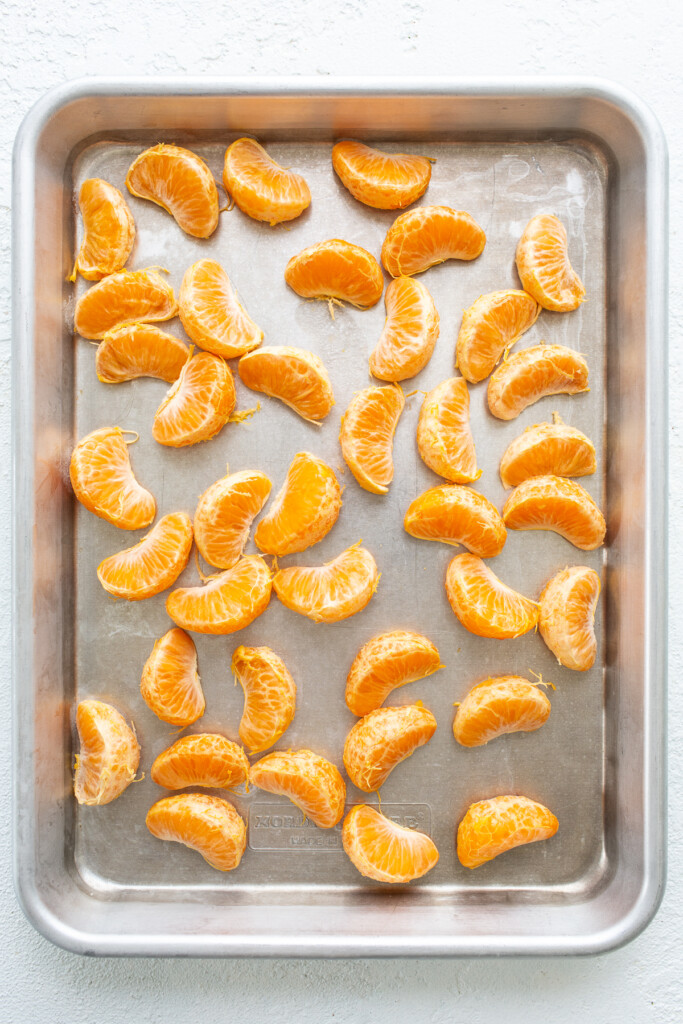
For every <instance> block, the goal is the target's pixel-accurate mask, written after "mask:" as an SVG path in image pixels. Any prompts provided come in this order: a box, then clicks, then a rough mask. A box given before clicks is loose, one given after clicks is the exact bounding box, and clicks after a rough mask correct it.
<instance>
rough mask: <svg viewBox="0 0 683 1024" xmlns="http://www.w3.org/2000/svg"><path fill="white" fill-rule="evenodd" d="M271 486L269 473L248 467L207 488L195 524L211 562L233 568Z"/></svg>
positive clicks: (201, 548)
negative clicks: (267, 474)
mask: <svg viewBox="0 0 683 1024" xmlns="http://www.w3.org/2000/svg"><path fill="white" fill-rule="evenodd" d="M271 486H272V485H271V482H270V480H269V479H268V477H267V476H266V474H265V473H260V472H259V471H258V470H249V469H247V470H243V471H242V472H240V473H231V474H229V475H228V476H224V477H222V479H220V480H217V481H216V483H214V484H211V486H210V487H209V488H207V490H206V491H204V493H203V494H202V496H201V497H200V499H199V502H198V503H197V509H196V511H195V514H194V521H193V526H194V539H195V541H196V544H197V547H198V548H199V553H200V554H201V556H202V558H204V559H205V560H206V561H207V562H208V563H209V565H215V566H216V567H217V568H218V569H231V568H232V567H233V565H235V564H236V563H237V562H238V561H239V558H240V556H241V554H242V551H243V550H244V546H245V544H246V543H247V540H248V539H249V531H250V529H251V524H252V521H253V519H254V518H255V516H257V515H258V514H259V512H260V511H261V509H262V508H263V506H264V505H265V503H266V501H267V499H268V495H269V494H270V489H271Z"/></svg>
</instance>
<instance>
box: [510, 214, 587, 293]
mask: <svg viewBox="0 0 683 1024" xmlns="http://www.w3.org/2000/svg"><path fill="white" fill-rule="evenodd" d="M516 259H517V272H518V274H519V279H520V281H521V282H522V287H523V288H524V289H525V290H526V291H527V292H529V294H530V295H533V297H534V298H535V299H536V301H537V302H539V303H540V304H541V306H543V308H544V309H554V310H556V311H558V312H561V313H562V312H567V311H568V310H571V309H577V308H578V307H579V306H580V305H581V303H582V302H583V301H584V299H585V297H586V289H585V288H584V287H583V284H582V283H581V278H580V277H579V275H578V274H577V273H576V272H575V271H574V270H572V266H571V263H570V262H569V252H568V243H567V232H566V230H565V226H564V224H563V223H562V221H561V220H558V218H557V217H553V216H551V215H548V214H541V215H540V216H538V217H532V218H531V220H530V221H529V223H528V224H527V226H526V227H525V228H524V233H523V234H522V237H521V238H520V240H519V244H518V245H517V256H516Z"/></svg>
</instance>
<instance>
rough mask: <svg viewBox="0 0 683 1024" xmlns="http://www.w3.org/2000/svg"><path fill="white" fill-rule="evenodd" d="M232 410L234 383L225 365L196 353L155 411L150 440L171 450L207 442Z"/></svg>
mask: <svg viewBox="0 0 683 1024" xmlns="http://www.w3.org/2000/svg"><path fill="white" fill-rule="evenodd" d="M234 408H235V383H234V381H233V377H232V373H231V372H230V367H229V366H228V364H227V363H226V362H225V361H224V360H223V359H220V358H219V357H218V356H214V355H211V353H210V352H196V353H195V354H194V355H192V356H190V358H189V359H188V360H187V362H186V363H185V365H184V366H183V368H182V370H181V371H180V375H179V377H178V379H177V380H176V382H175V383H174V384H173V385H172V386H171V387H170V388H169V390H168V392H167V393H166V397H165V398H164V400H163V402H162V403H161V405H160V406H159V408H158V409H157V411H156V412H155V414H154V424H153V426H152V437H153V438H154V440H155V441H158V442H159V444H164V445H167V446H169V447H171V448H183V447H185V446H186V445H189V444H197V442H199V441H209V440H211V438H212V437H215V435H216V434H217V433H218V432H219V430H222V429H223V427H224V426H225V424H226V423H227V422H228V420H229V419H230V414H231V412H232V410H233V409H234Z"/></svg>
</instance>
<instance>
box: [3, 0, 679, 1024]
mask: <svg viewBox="0 0 683 1024" xmlns="http://www.w3.org/2000/svg"><path fill="white" fill-rule="evenodd" d="M682 45H683V5H682V4H681V2H680V0H647V2H646V0H545V2H538V0H477V2H474V0H431V2H430V0H371V2H369V0H280V2H277V0H241V2H240V3H231V2H225V3H220V2H219V0H199V3H182V2H181V0H173V2H168V0H156V2H150V3H145V2H144V0H142V2H141V0H117V2H116V3H107V4H105V3H103V2H101V0H99V2H98V0H71V2H70V3H64V2H60V0H33V2H31V0H0V54H1V56H0V162H1V163H0V165H1V168H2V173H1V174H0V545H1V548H0V680H2V681H3V683H2V685H0V723H3V726H2V727H1V728H0V765H3V766H4V779H5V784H4V785H2V786H1V787H0V800H2V804H1V805H0V851H1V855H0V900H1V901H2V903H1V910H0V951H1V952H0V993H1V995H0V1024H23V1022H24V1021H26V1022H28V1021H31V1022H32V1024H43V1022H50V1024H63V1022H67V1021H68V1022H69V1024H81V1022H83V1024H93V1022H97V1024H120V1022H122V1021H127V1022H131V1024H138V1022H145V1024H146V1022H150V1024H154V1022H157V1021H159V1022H161V1021H163V1022H167V1021H172V1022H173V1024H185V1022H192V1024H197V1022H201V1024H214V1022H219V1021H220V1022H223V1021H228V1020H230V1021H235V1022H236V1024H241V1022H242V1021H244V1020H248V1021H249V1022H250V1024H262V1022H269V1024H277V1022H280V1021H282V1022H287V1024H290V1022H292V1021H294V1020H296V1022H297V1024H309V1022H310V1024H323V1022H327V1021H331V1020H334V1021H335V1022H336V1021H339V1022H347V1021H348V1022H351V1021H353V1022H361V1024H364V1022H367V1021H373V1022H376V1024H383V1022H385V1021H395V1022H403V1021H407V1020H411V1021H416V1022H422V1021H429V1022H433V1024H438V1022H442V1021H443V1022H446V1021H448V1022H461V1021H462V1022H465V1021H466V1022H467V1024H485V1022H489V1021H492V1022H493V1021H495V1022H498V1021H501V1020H504V1021H505V1024H522V1022H523V1024H536V1022H540V1021H543V1022H552V1024H564V1022H569V1021H571V1022H574V1021H575V1020H576V1019H577V1018H581V1017H583V1018H587V1019H589V1020H592V1021H595V1022H596V1024H612V1022H619V1024H630V1022H638V1024H640V1022H650V1021H653V1022H662V1024H677V1022H679V1021H681V1020H683V983H682V980H681V978H682V971H681V952H680V950H681V940H682V939H683V921H682V916H683V915H682V910H683V855H682V853H681V846H682V844H683V830H682V828H681V820H682V815H681V803H682V802H683V801H682V798H683V785H682V782H681V777H682V775H683V759H682V757H681V748H682V747H683V730H682V728H681V723H682V720H683V714H682V713H681V698H680V682H681V675H682V671H681V670H682V669H683V664H682V662H683V657H682V655H683V647H682V638H683V632H682V630H681V625H680V619H679V617H678V616H677V615H676V614H675V612H674V614H672V616H671V638H670V655H669V669H670V679H671V717H670V801H669V805H670V868H669V882H668V888H667V893H666V896H665V898H664V903H663V905H662V908H661V910H660V912H659V914H658V915H657V917H656V918H655V920H654V922H653V923H652V924H651V925H650V927H649V928H648V929H647V931H646V932H645V933H644V934H643V935H642V936H641V937H640V938H638V939H636V940H635V942H633V943H631V944H630V945H629V946H627V947H626V948H625V949H622V950H619V951H617V952H615V953H611V954H608V955H606V956H602V957H599V958H596V959H589V960H579V959H574V960H524V961H522V960H515V961H486V960H484V961H468V960H463V961H431V962H429V961H410V960H397V961H387V960H384V961H367V962H363V961H340V962H324V961H274V962H273V961H271V962H268V961H264V962H259V961H229V960H228V961H171V960H154V961H149V960H98V961H94V960H87V959H84V958H80V957H76V956H74V955H71V954H68V953H64V952H62V951H60V950H58V949H56V948H54V947H52V946H51V945H50V944H49V943H48V942H46V941H45V940H44V939H42V938H41V937H40V936H39V935H38V934H37V933H35V932H34V931H33V929H32V928H31V926H30V925H29V924H27V922H26V921H25V920H24V918H23V915H22V913H21V911H20V909H19V907H18V905H17V903H16V900H15V897H14V892H13V888H12V881H11V868H10V810H9V806H8V798H9V786H8V783H7V769H8V766H9V736H8V734H7V730H6V727H5V726H6V723H8V722H9V720H10V709H9V696H8V694H9V672H10V666H9V630H10V623H9V593H8V591H9V560H10V497H9V489H10V449H9V423H10V384H9V379H10V327H9V306H10V286H9V271H10V251H9V238H10V216H11V209H10V153H11V146H12V142H13V139H14V135H15V133H16V130H17V128H18V126H19V124H20V122H21V119H22V118H23V116H24V114H25V113H26V111H27V110H28V109H29V107H30V106H31V105H32V104H33V103H34V102H35V101H36V100H37V99H38V98H39V97H40V96H41V95H42V94H43V93H44V92H45V91H46V90H47V89H49V88H50V87H51V86H54V85H57V84H59V83H60V82H63V81H65V80H67V79H69V78H75V77H78V76H81V75H90V74H111V75H126V74H128V75H131V74H150V75H154V74H182V73H192V74H202V73H207V74H230V75H240V74H243V75H249V74H295V75H296V74H320V75H330V74H341V75H402V74H405V75H420V74H425V75H426V74H454V75H473V76H486V75H487V74H491V75H500V74H520V73H521V74H530V75H534V74H544V73H547V74H568V75H571V74H581V75H586V74H588V75H593V74H599V75H603V76H605V77H608V78H612V79H614V80H615V81H617V82H619V83H621V84H622V85H625V86H628V87H629V88H631V89H633V90H634V91H636V92H637V93H639V94H640V96H641V97H642V98H643V99H644V100H645V101H646V102H647V103H648V104H649V105H650V106H651V107H652V109H653V110H654V112H655V113H656V115H657V116H658V117H659V119H660V121H661V122H662V125H663V127H664V131H665V132H666V135H667V138H668V143H669V150H670V157H671V243H670V244H671V296H670V303H671V336H670V341H671V373H670V386H671V391H672V394H671V409H672V421H673V422H672V426H671V431H670V436H671V452H670V457H671V488H670V489H671V497H670V510H671V541H670V550H671V563H670V564H671V569H670V573H671V593H672V609H673V608H676V604H678V606H680V603H679V602H677V603H674V602H676V597H677V595H678V590H679V586H680V581H681V567H682V565H683V561H682V556H683V514H682V499H683V473H682V468H683V467H682V456H683V449H682V442H681V429H680V426H679V422H680V421H679V411H680V408H681V405H682V402H683V386H682V384H683V381H682V375H683V354H682V350H683V299H682V298H681V289H680V282H681V280H683V236H682V229H683V195H682V193H683V118H682V117H681V114H682V112H683V111H682V107H681V95H682V93H683V88H682V87H683V75H682V73H681V48H682Z"/></svg>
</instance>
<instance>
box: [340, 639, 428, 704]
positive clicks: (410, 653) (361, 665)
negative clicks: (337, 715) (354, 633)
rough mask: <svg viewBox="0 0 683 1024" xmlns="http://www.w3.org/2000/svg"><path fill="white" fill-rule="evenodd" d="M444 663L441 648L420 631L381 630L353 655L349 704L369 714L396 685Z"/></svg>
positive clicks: (424, 675) (404, 683) (414, 679)
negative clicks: (385, 631)
mask: <svg viewBox="0 0 683 1024" xmlns="http://www.w3.org/2000/svg"><path fill="white" fill-rule="evenodd" d="M442 667H443V666H442V665H441V662H440V660H439V652H438V650H437V649H436V647H435V646H434V644H433V643H432V642H431V640H428V639H427V637H426V636H422V634H421V633H414V632H412V631H411V630H407V629H394V630H391V631H390V632H388V633H380V634H379V635H378V636H374V637H373V638H372V640H368V642H367V643H366V644H364V645H363V646H362V647H361V649H360V651H359V652H358V654H357V655H356V657H355V658H354V661H353V665H352V666H351V669H350V671H349V674H348V676H347V679H346V694H345V699H346V706H347V707H348V709H349V710H350V711H352V712H353V714H354V715H367V714H368V712H370V711H374V710H375V708H378V707H379V706H380V705H381V704H382V703H383V702H384V701H385V700H386V698H387V697H388V696H389V694H390V693H391V691H392V690H394V689H396V687H398V686H405V685H406V683H414V682H415V681H416V680H417V679H424V678H425V677H426V676H430V675H432V673H433V672H436V671H437V669H440V668H442Z"/></svg>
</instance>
